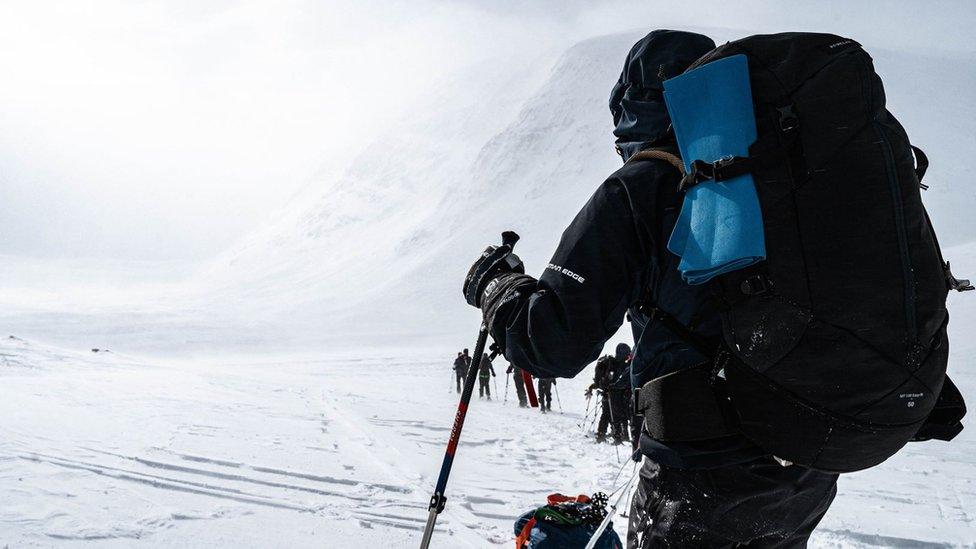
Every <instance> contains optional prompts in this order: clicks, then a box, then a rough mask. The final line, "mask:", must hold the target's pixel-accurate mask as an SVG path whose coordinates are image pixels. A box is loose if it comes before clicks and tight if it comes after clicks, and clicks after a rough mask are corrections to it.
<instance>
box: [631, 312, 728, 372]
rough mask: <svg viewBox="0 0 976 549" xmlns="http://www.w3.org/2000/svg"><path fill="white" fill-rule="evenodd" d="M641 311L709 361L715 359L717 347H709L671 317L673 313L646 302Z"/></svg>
mask: <svg viewBox="0 0 976 549" xmlns="http://www.w3.org/2000/svg"><path fill="white" fill-rule="evenodd" d="M640 311H641V312H642V313H644V314H645V315H647V317H648V318H650V319H651V320H654V321H657V322H660V323H661V324H664V326H665V327H666V328H667V329H668V330H671V333H673V334H674V335H676V336H678V337H679V338H681V340H682V341H684V342H685V343H687V344H688V345H690V346H691V347H692V348H694V349H695V350H696V351H698V352H699V353H701V354H702V355H704V356H705V357H707V358H708V359H709V360H714V359H715V347H714V346H711V345H709V344H708V343H706V342H705V340H703V339H702V338H701V337H699V336H698V334H696V333H695V332H693V331H691V329H690V328H688V327H687V326H685V325H684V324H682V323H681V321H680V320H678V319H677V318H674V317H673V316H671V313H669V312H667V311H665V310H663V309H660V308H658V307H657V306H656V305H654V304H653V303H649V302H644V303H642V304H641V306H640Z"/></svg>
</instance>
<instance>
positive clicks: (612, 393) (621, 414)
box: [586, 343, 630, 444]
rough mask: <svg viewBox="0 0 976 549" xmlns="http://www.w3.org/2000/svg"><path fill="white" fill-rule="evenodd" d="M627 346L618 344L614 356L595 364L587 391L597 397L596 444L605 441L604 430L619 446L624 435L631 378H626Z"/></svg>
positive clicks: (587, 393)
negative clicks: (597, 393) (598, 413)
mask: <svg viewBox="0 0 976 549" xmlns="http://www.w3.org/2000/svg"><path fill="white" fill-rule="evenodd" d="M629 357H630V346H629V345H627V344H626V343H620V344H618V345H617V348H616V349H615V351H614V356H609V355H607V356H605V357H603V358H601V359H600V360H598V361H597V363H596V368H595V369H594V375H593V383H592V384H590V387H589V388H588V389H587V390H586V396H591V395H592V394H593V391H594V390H598V391H599V396H600V420H599V422H598V423H597V428H596V441H597V442H603V441H605V440H606V439H607V428H608V427H609V428H610V433H611V434H612V436H613V441H614V443H615V444H620V443H621V442H623V440H624V439H625V438H626V436H627V422H628V421H629V419H630V405H629V402H630V379H629V377H628V376H627V373H628V372H629V370H628V368H627V360H628V358H629Z"/></svg>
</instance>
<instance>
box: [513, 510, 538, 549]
mask: <svg viewBox="0 0 976 549" xmlns="http://www.w3.org/2000/svg"><path fill="white" fill-rule="evenodd" d="M534 527H535V517H532V518H530V519H529V520H528V521H527V522H526V523H525V526H523V527H522V531H521V532H519V535H518V536H517V537H516V538H515V549H523V548H524V547H525V546H526V545H527V544H528V543H529V536H531V535H532V528H534Z"/></svg>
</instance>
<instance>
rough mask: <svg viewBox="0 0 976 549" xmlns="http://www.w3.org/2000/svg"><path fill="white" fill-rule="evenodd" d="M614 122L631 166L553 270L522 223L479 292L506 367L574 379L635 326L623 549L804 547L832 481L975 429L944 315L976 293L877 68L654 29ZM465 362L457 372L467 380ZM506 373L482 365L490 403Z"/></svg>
mask: <svg viewBox="0 0 976 549" xmlns="http://www.w3.org/2000/svg"><path fill="white" fill-rule="evenodd" d="M610 111H611V114H612V117H613V123H614V130H613V133H614V135H615V137H616V151H617V153H618V154H619V155H620V157H621V159H622V161H623V163H624V165H623V167H622V168H620V169H619V170H617V171H616V172H614V173H613V174H611V175H610V176H609V177H608V178H607V179H606V180H605V182H604V183H603V184H602V185H600V186H599V187H597V188H596V190H595V192H594V194H593V196H592V197H591V198H590V199H589V201H588V202H587V203H586V204H585V205H584V206H583V208H582V210H581V211H580V212H579V214H578V215H577V216H576V217H575V219H574V220H573V221H572V223H571V224H570V225H569V226H568V227H567V228H566V229H565V231H564V232H563V233H562V238H561V240H560V243H559V246H558V247H557V248H556V251H555V253H554V254H553V256H552V259H551V260H550V261H549V264H548V267H546V269H545V270H544V271H543V273H542V274H541V276H540V277H539V278H538V279H536V278H534V277H532V276H529V275H527V274H525V268H524V265H523V264H522V262H521V260H520V259H519V258H518V256H516V255H515V254H514V253H513V250H512V248H513V246H514V243H515V241H517V239H518V237H517V235H514V238H512V235H513V233H508V234H509V236H508V237H506V242H505V243H503V244H502V245H500V246H489V247H488V248H487V249H486V250H485V251H484V252H483V253H481V255H480V256H479V257H478V259H477V260H476V261H475V263H474V264H473V265H472V266H471V269H470V271H469V272H468V274H467V276H466V277H465V280H464V284H463V289H462V291H463V294H464V296H465V299H466V301H467V302H468V303H469V304H470V305H472V306H474V307H478V308H480V309H481V311H482V313H483V319H484V326H485V327H486V329H487V331H488V333H489V334H490V337H491V339H492V340H493V341H494V345H495V346H496V348H497V349H499V350H500V351H501V353H502V354H503V355H504V357H505V358H506V359H507V360H508V361H510V362H511V364H512V365H511V366H510V367H509V370H508V372H519V371H520V370H525V371H526V372H528V373H530V374H531V375H532V376H535V377H537V378H542V379H546V380H549V379H552V378H554V377H574V376H576V375H577V374H579V373H580V372H581V371H582V370H583V369H584V368H585V367H586V366H587V365H589V364H591V363H592V362H593V361H594V360H596V359H597V358H598V357H599V355H600V353H601V351H602V349H603V347H604V345H605V344H606V342H607V341H608V340H609V339H610V338H611V337H613V336H614V334H615V333H616V332H617V330H618V328H620V326H621V325H622V324H623V321H624V319H625V318H626V319H627V320H628V321H629V322H630V323H631V329H632V334H633V340H634V341H635V342H636V344H635V347H634V349H633V352H632V353H631V352H630V350H629V349H625V348H624V347H620V348H618V349H617V352H616V353H615V355H614V356H613V357H608V358H607V359H604V360H601V361H600V362H599V363H598V364H597V368H596V369H597V373H596V379H595V380H594V383H593V385H592V386H591V389H590V391H593V390H596V391H599V392H600V394H601V395H603V399H602V403H601V405H600V406H601V413H602V415H603V416H604V419H601V421H600V429H599V431H600V432H599V435H600V436H601V437H606V434H607V427H609V428H610V432H611V436H612V437H613V438H614V439H615V440H616V441H617V442H620V441H622V440H623V439H624V438H625V437H626V436H627V434H626V429H627V423H628V421H630V422H631V426H632V428H633V430H634V433H635V435H636V436H633V437H631V438H634V439H635V454H634V457H635V459H639V460H642V461H643V466H642V468H641V470H640V473H639V481H638V486H637V489H636V492H635V493H634V497H633V500H632V503H631V511H630V514H629V520H630V524H629V528H628V535H627V546H628V548H630V549H648V548H651V547H723V548H724V547H729V548H731V547H764V548H765V547H769V548H780V547H783V548H786V547H790V548H792V547H805V546H806V542H807V539H808V537H809V536H810V534H811V532H812V531H813V530H814V528H815V527H816V526H817V524H818V523H819V522H820V520H821V518H822V517H823V516H824V514H825V513H826V511H827V509H828V507H829V506H830V504H831V502H832V501H833V499H834V496H835V494H836V489H837V488H836V485H837V478H838V474H840V473H846V472H853V471H858V470H862V469H866V468H868V467H872V466H875V465H877V464H879V463H881V462H882V461H884V460H885V459H887V458H888V457H890V456H891V455H893V454H894V453H895V452H897V451H898V450H899V449H900V448H902V447H903V446H904V445H905V444H907V443H908V442H909V441H913V440H916V441H921V440H930V439H939V440H950V439H952V438H953V437H954V436H955V435H956V434H957V433H958V432H959V430H961V428H962V426H961V423H960V419H961V417H962V415H963V414H964V413H965V406H964V404H963V402H962V397H961V396H960V394H959V392H958V390H957V389H956V388H955V386H954V385H953V384H952V382H951V380H949V379H948V378H947V377H946V375H945V373H946V364H947V359H948V338H947V336H946V326H947V323H948V313H947V311H946V307H945V302H946V295H947V293H948V291H949V290H958V291H963V290H967V289H972V286H971V285H969V284H968V281H964V280H959V279H956V278H955V277H954V276H953V275H952V273H951V272H950V271H949V264H948V263H947V262H946V261H945V260H944V259H943V258H942V254H941V251H940V249H939V246H938V242H937V239H936V237H935V232H934V230H933V228H932V226H931V223H930V221H929V219H928V215H927V214H926V213H925V209H924V206H923V204H922V201H921V197H920V189H924V188H926V187H925V185H923V184H921V179H922V176H923V175H924V174H925V170H926V168H927V166H928V162H927V160H926V157H925V155H924V154H923V153H922V151H921V149H918V148H917V147H914V146H912V145H911V143H910V141H909V138H908V135H907V134H906V132H905V130H904V129H903V128H902V126H901V125H900V124H899V123H898V122H897V120H895V118H894V117H893V116H892V114H891V113H890V112H888V111H887V109H886V108H885V94H884V89H883V87H882V85H881V80H880V77H879V76H878V75H877V74H876V72H875V71H874V67H873V64H872V60H871V58H870V56H869V55H868V54H867V53H866V52H865V51H864V50H863V49H862V48H861V45H860V44H858V43H857V42H856V41H854V40H850V39H846V38H842V37H838V36H834V35H829V34H812V33H784V34H776V35H761V36H753V37H748V38H744V39H742V40H739V41H736V42H731V43H729V44H726V45H724V46H721V47H718V48H716V46H715V43H714V42H713V41H712V39H710V38H708V37H707V36H703V35H701V34H695V33H690V32H680V31H664V30H661V31H654V32H651V33H650V34H648V35H647V36H646V37H644V38H643V39H641V40H640V41H639V42H637V43H636V44H635V45H634V46H633V48H632V49H631V50H630V53H629V54H628V55H627V58H626V61H625V63H624V69H623V72H622V74H621V75H620V78H619V80H618V81H617V82H616V84H615V85H614V86H613V90H612V93H611V97H610ZM540 131H546V128H541V129H540ZM470 362H471V358H469V357H467V351H465V352H462V353H460V354H459V355H458V359H457V361H456V362H455V372H456V374H457V380H458V381H457V383H458V390H459V391H460V390H461V389H460V387H461V380H462V379H463V376H464V374H465V373H466V372H467V369H468V368H470ZM492 375H494V371H493V369H492V368H491V364H490V362H488V363H487V364H486V363H485V362H482V364H481V371H480V376H481V384H480V388H481V389H480V391H481V393H483V394H485V395H488V396H489V397H490V388H489V385H488V379H489V376H492ZM514 379H515V380H516V390H517V392H518V394H519V401H520V404H521V405H525V401H524V397H523V391H522V390H521V389H520V387H519V385H518V380H520V379H521V376H519V375H516V376H514ZM547 383H548V382H547ZM541 385H542V382H541V381H540V389H541ZM540 392H542V391H541V390H540ZM591 394H592V393H591ZM630 403H633V406H631V405H630ZM635 413H637V414H640V416H634V414H635ZM567 473H569V471H567ZM920 489H924V488H922V487H921V486H920ZM547 517H548V518H547ZM549 518H551V513H549V514H547V515H544V516H543V515H540V514H538V513H536V515H535V517H534V519H533V521H532V522H531V523H527V524H528V525H527V526H525V530H524V531H523V533H522V536H520V539H522V540H523V541H526V540H529V539H535V538H532V536H533V535H534V534H533V533H532V532H534V531H535V530H533V528H535V529H538V530H540V531H541V530H544V529H545V528H554V527H555V526H553V525H552V524H551V523H549V522H547V521H548V520H549ZM535 519H538V520H537V521H535ZM532 524H536V525H537V526H532ZM577 525H578V524H577ZM566 528H569V526H567V527H566ZM589 531H592V530H589ZM614 536H615V535H614ZM550 539H555V538H550ZM526 543H527V541H526ZM608 543H609V542H608ZM616 543H619V542H616ZM554 546H556V545H553V544H551V543H550V544H549V545H546V544H545V543H543V542H541V541H539V542H538V544H537V545H531V547H533V548H535V547H540V548H541V547H554ZM563 546H564V547H577V545H571V544H564V545H563ZM582 546H583V544H580V545H579V547H582ZM597 547H617V545H612V544H608V545H598V546H597Z"/></svg>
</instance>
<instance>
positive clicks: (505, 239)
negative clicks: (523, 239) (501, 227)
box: [502, 231, 520, 249]
mask: <svg viewBox="0 0 976 549" xmlns="http://www.w3.org/2000/svg"><path fill="white" fill-rule="evenodd" d="M519 238H520V237H519V235H518V233H516V232H515V231H505V232H503V233H502V246H508V247H509V249H515V243H516V242H518V241H519Z"/></svg>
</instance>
